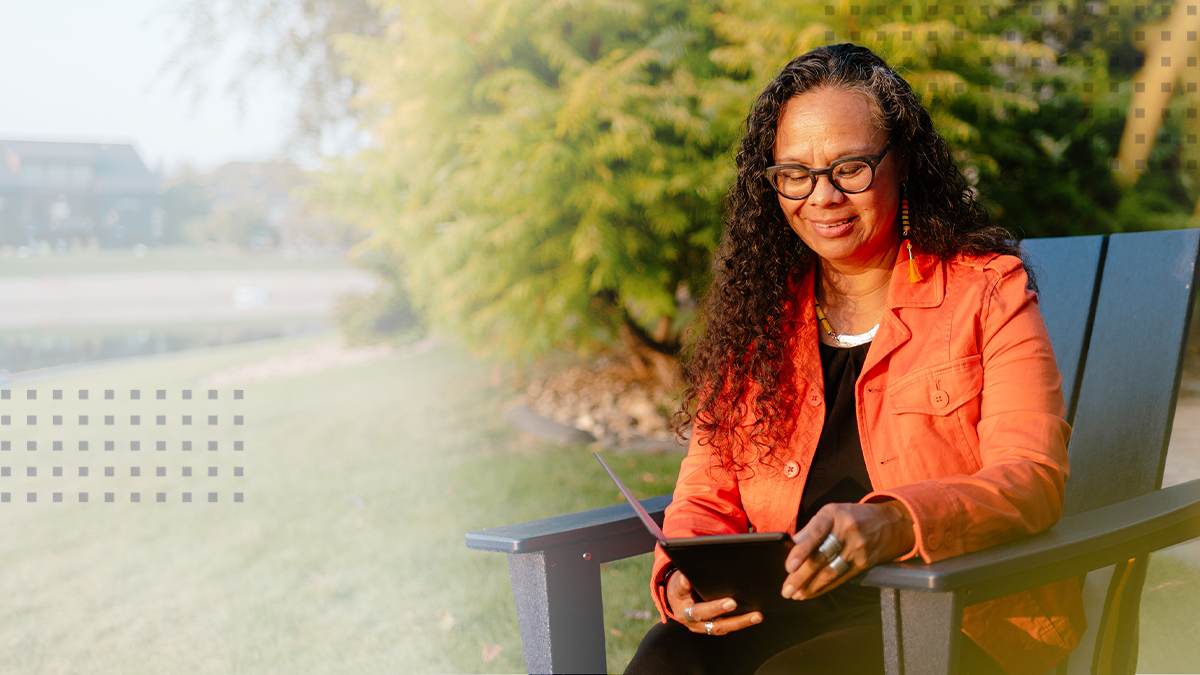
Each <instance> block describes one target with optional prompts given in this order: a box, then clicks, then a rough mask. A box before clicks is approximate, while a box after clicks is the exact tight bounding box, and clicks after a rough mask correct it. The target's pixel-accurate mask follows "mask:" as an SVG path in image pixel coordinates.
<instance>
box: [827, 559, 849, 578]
mask: <svg viewBox="0 0 1200 675" xmlns="http://www.w3.org/2000/svg"><path fill="white" fill-rule="evenodd" d="M829 567H830V569H832V570H833V571H834V572H837V575H838V576H839V577H840V576H842V575H843V574H845V573H846V572H849V571H850V563H848V562H846V561H845V560H842V556H840V555H835V556H833V560H830V561H829Z"/></svg>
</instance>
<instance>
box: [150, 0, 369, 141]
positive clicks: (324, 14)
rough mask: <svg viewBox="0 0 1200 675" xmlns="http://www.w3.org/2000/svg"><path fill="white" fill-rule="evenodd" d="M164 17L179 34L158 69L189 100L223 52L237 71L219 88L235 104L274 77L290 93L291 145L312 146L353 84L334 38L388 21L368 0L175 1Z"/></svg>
mask: <svg viewBox="0 0 1200 675" xmlns="http://www.w3.org/2000/svg"><path fill="white" fill-rule="evenodd" d="M176 2H177V3H178V4H176V5H175V6H173V8H172V10H171V13H172V14H173V15H174V16H175V18H176V20H177V21H178V22H179V23H180V24H181V25H182V26H184V28H185V31H186V33H185V36H184V38H183V39H182V40H181V41H180V43H179V46H178V47H177V48H176V49H175V51H174V52H173V53H172V55H171V57H170V58H169V59H168V61H167V63H166V64H164V66H163V71H164V72H166V73H170V72H174V73H175V74H176V75H177V77H178V81H179V84H180V85H181V86H182V87H185V88H189V89H191V90H192V91H193V94H194V95H195V96H196V97H202V96H204V95H205V94H206V93H207V92H208V88H209V83H208V80H207V78H206V77H205V71H206V70H207V68H208V66H209V64H211V63H212V62H213V61H214V60H216V59H218V58H220V57H221V56H223V55H224V54H225V53H226V52H227V51H228V50H230V49H235V50H238V51H239V53H238V54H237V56H236V57H235V58H236V59H237V60H238V62H239V65H240V66H241V69H240V75H239V76H238V77H236V78H235V79H233V80H232V81H230V82H227V83H225V85H226V93H227V94H230V95H232V96H234V97H235V98H236V99H237V100H238V101H239V103H240V104H241V105H243V106H244V105H245V103H246V99H247V97H248V95H249V93H250V91H251V88H252V87H253V86H254V84H255V82H256V81H257V80H258V79H259V78H262V77H264V76H267V75H274V76H281V77H282V78H283V79H284V80H285V81H287V82H289V83H290V84H293V85H295V86H296V87H297V97H296V99H297V103H298V107H297V111H296V118H295V128H294V130H293V138H292V140H293V143H297V144H301V145H309V146H316V145H317V144H319V141H320V140H321V137H322V135H323V134H325V133H327V132H329V131H331V130H332V129H333V128H335V127H337V126H338V125H340V124H341V123H343V122H346V121H347V116H348V114H349V112H350V110H351V108H350V106H349V102H350V100H351V99H352V98H353V96H354V94H355V93H356V92H357V83H356V82H355V81H354V79H353V78H351V77H348V76H347V74H346V73H345V72H344V71H343V65H344V57H343V56H342V55H341V54H340V53H338V51H337V50H336V49H334V46H333V43H334V39H335V36H338V35H343V34H353V35H375V34H377V33H378V32H379V30H380V28H381V26H382V25H383V24H384V22H385V21H386V20H387V18H388V17H387V16H386V15H382V14H380V12H379V10H378V8H377V7H376V5H375V4H374V3H372V2H371V0H176Z"/></svg>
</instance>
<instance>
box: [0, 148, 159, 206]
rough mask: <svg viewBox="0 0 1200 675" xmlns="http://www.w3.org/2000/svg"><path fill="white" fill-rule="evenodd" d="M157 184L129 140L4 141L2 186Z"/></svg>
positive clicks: (98, 190)
mask: <svg viewBox="0 0 1200 675" xmlns="http://www.w3.org/2000/svg"><path fill="white" fill-rule="evenodd" d="M158 185H159V178H158V176H156V175H155V174H154V173H152V172H151V171H150V170H149V169H147V168H146V164H145V163H144V162H142V158H141V157H140V156H138V153H137V150H136V149H134V147H133V146H132V145H130V144H128V143H78V142H58V141H10V140H0V188H33V189H49V190H53V189H60V190H63V191H86V192H92V193H95V194H105V193H114V192H122V193H127V192H157V190H158Z"/></svg>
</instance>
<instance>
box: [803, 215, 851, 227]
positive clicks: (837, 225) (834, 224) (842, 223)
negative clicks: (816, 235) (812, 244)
mask: <svg viewBox="0 0 1200 675" xmlns="http://www.w3.org/2000/svg"><path fill="white" fill-rule="evenodd" d="M857 217H858V216H850V217H849V218H846V219H845V220H839V221H837V222H836V223H813V225H816V226H817V227H823V228H832V227H839V226H841V225H845V224H846V223H849V222H850V221H852V220H854V219H855V218H857Z"/></svg>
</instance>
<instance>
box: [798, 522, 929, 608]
mask: <svg viewBox="0 0 1200 675" xmlns="http://www.w3.org/2000/svg"><path fill="white" fill-rule="evenodd" d="M830 534H833V535H834V536H835V537H837V538H838V541H840V542H841V543H842V550H841V552H840V553H839V554H838V555H840V556H841V558H842V560H844V561H846V563H847V564H848V565H849V566H850V569H849V570H847V571H846V572H845V573H843V574H838V572H837V571H836V570H834V569H833V568H832V567H830V566H829V564H828V562H827V561H826V560H825V559H824V558H823V556H822V555H821V554H820V553H818V552H817V549H818V548H819V547H820V546H821V542H823V541H825V538H826V537H827V536H829V535H830ZM914 536H915V535H914V534H913V520H912V515H911V514H910V513H909V512H908V509H907V508H906V507H905V506H904V504H902V503H900V502H898V501H895V500H891V501H886V502H878V503H874V504H826V505H825V506H823V507H822V508H821V510H820V511H817V514H816V515H815V516H813V517H812V520H810V521H808V525H805V526H804V529H802V530H800V531H799V532H797V533H796V534H795V536H793V537H792V540H793V541H794V542H795V543H796V545H795V546H794V547H793V548H792V551H791V553H789V554H788V557H787V560H786V561H785V563H784V566H785V568H786V569H787V571H788V576H787V579H786V580H784V582H783V597H785V598H791V599H792V600H807V599H808V598H813V597H816V596H818V595H821V594H822V593H825V592H827V591H831V590H833V589H835V588H837V587H838V586H840V585H842V584H843V583H845V582H846V580H847V579H849V578H850V577H852V576H854V575H856V574H858V573H859V572H862V571H863V570H865V569H867V568H869V567H873V566H875V565H878V564H880V563H885V562H891V561H892V560H895V559H896V558H898V557H900V556H902V555H904V554H905V553H908V552H909V551H911V550H912V547H913V543H914Z"/></svg>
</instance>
